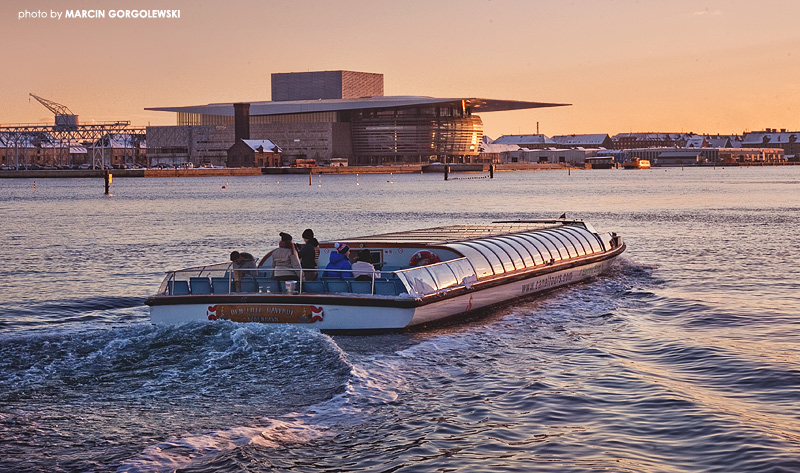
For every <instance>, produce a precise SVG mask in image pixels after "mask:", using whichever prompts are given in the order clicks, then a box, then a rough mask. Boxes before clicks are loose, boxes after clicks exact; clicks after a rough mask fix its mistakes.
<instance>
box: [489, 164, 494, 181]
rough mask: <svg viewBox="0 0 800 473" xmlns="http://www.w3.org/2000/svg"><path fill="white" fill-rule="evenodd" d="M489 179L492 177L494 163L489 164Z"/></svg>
mask: <svg viewBox="0 0 800 473" xmlns="http://www.w3.org/2000/svg"><path fill="white" fill-rule="evenodd" d="M489 179H494V164H490V165H489Z"/></svg>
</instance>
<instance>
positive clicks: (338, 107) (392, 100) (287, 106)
mask: <svg viewBox="0 0 800 473" xmlns="http://www.w3.org/2000/svg"><path fill="white" fill-rule="evenodd" d="M442 105H450V106H457V107H461V108H463V109H465V110H466V109H470V110H471V111H472V112H473V113H480V112H500V111H507V110H524V109H529V108H543V107H561V106H566V105H570V104H566V103H547V102H526V101H520V100H498V99H482V98H474V97H473V98H435V97H414V96H395V97H386V96H381V97H364V98H357V99H319V100H292V101H269V102H250V115H286V114H295V113H316V112H339V111H345V110H368V109H387V108H405V107H424V106H442ZM145 110H151V111H158V112H177V113H195V114H200V115H230V116H233V103H232V102H231V103H211V104H208V105H192V106H186V107H153V108H146V109H145Z"/></svg>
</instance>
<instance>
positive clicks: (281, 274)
mask: <svg viewBox="0 0 800 473" xmlns="http://www.w3.org/2000/svg"><path fill="white" fill-rule="evenodd" d="M280 236H281V242H280V243H279V244H278V248H276V249H275V250H274V251H273V252H272V267H273V268H275V270H274V271H273V275H272V278H273V279H277V280H278V281H299V280H300V271H295V270H294V268H296V269H298V270H299V269H300V259H299V258H298V257H297V250H295V248H294V243H292V236H291V235H289V234H288V233H284V232H281V233H280Z"/></svg>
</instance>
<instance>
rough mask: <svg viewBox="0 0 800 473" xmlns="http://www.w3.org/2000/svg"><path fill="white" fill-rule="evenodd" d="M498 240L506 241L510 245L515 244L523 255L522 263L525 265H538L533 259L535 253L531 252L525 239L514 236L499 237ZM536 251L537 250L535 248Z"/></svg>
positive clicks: (528, 266) (530, 266) (527, 266)
mask: <svg viewBox="0 0 800 473" xmlns="http://www.w3.org/2000/svg"><path fill="white" fill-rule="evenodd" d="M497 240H500V241H504V242H506V243H508V244H509V245H511V246H513V247H514V248H515V249H516V250H517V252H518V253H519V254H520V256H521V257H522V263H523V264H524V265H525V267H526V268H532V267H533V266H535V265H536V263H534V260H533V255H532V254H531V250H530V249H529V248H528V244H526V242H525V241H524V240H518V239H516V238H513V237H512V236H507V237H499V238H497ZM534 252H536V251H535V250H534ZM536 253H538V252H536Z"/></svg>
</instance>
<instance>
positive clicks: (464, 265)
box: [447, 258, 478, 287]
mask: <svg viewBox="0 0 800 473" xmlns="http://www.w3.org/2000/svg"><path fill="white" fill-rule="evenodd" d="M447 265H448V266H450V269H452V270H453V273H455V275H456V280H457V281H458V283H459V284H463V285H465V286H467V287H469V286H470V285H471V284H472V283H473V282H477V280H478V277H477V275H476V274H475V269H474V268H473V267H472V264H470V261H469V260H468V259H467V258H460V259H457V260H453V261H448V262H447Z"/></svg>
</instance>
